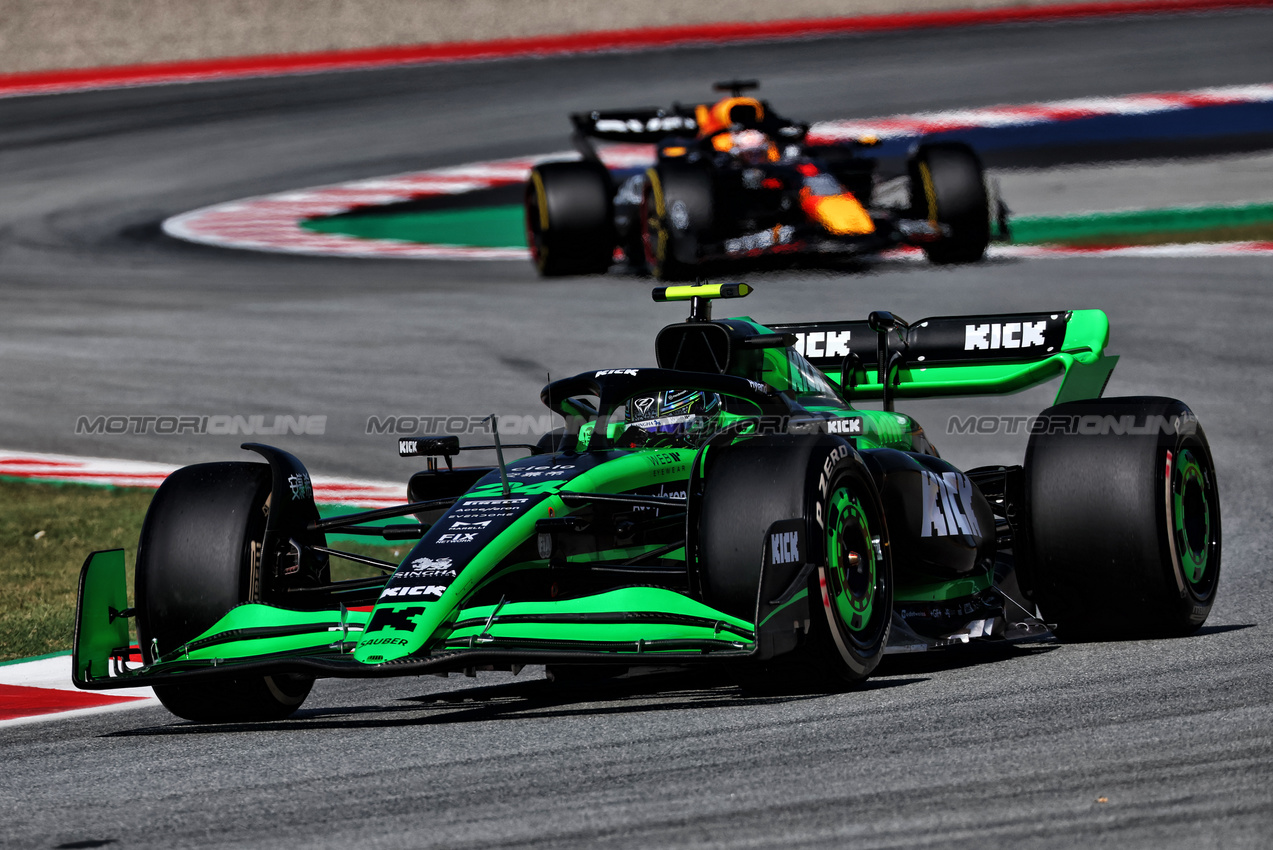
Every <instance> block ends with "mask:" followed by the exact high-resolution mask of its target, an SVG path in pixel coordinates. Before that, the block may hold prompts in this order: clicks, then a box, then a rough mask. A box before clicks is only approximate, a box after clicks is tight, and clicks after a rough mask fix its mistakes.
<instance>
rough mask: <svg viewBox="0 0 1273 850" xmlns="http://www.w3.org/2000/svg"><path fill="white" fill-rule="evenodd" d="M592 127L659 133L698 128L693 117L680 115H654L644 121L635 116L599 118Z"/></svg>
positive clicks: (610, 131) (599, 129)
mask: <svg viewBox="0 0 1273 850" xmlns="http://www.w3.org/2000/svg"><path fill="white" fill-rule="evenodd" d="M593 127H594V128H595V130H596V132H598V133H660V132H670V131H673V130H687V131H689V132H693V131H695V130H697V129H698V125H697V124H695V123H694V119H693V118H686V117H682V116H680V115H662V116H655V117H653V118H650V119H648V120H646V121H641V120H639V119H637V118H626V119H624V118H601V119H598V120H597V122H596V123H595V124H594V125H593Z"/></svg>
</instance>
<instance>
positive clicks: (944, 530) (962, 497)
mask: <svg viewBox="0 0 1273 850" xmlns="http://www.w3.org/2000/svg"><path fill="white" fill-rule="evenodd" d="M920 486H921V487H923V490H924V494H923V495H924V514H923V517H922V519H921V520H920V526H919V536H920V537H956V536H958V535H961V534H968V535H972V536H974V537H980V536H981V526H980V525H978V523H977V515H976V513H975V512H974V511H973V509H972V504H973V503H972V481H970V480H969V479H968V476H967V475H963V474H961V473H958V472H946V473H943V474H941V475H938V474H936V473H934V472H929V471H928V470H927V469H925V470H923V471H922V472H920Z"/></svg>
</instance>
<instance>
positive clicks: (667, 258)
mask: <svg viewBox="0 0 1273 850" xmlns="http://www.w3.org/2000/svg"><path fill="white" fill-rule="evenodd" d="M640 224H641V244H642V246H643V249H644V252H645V266H646V268H647V269H649V272H650V274H651V275H652V276H653V277H655V278H657V279H659V280H666V281H678V280H693V279H694V276H695V273H696V271H697V265H698V252H699V245H700V243H701V242H702V240H703V238H704V237H705V236H706V235H707V234H708V233H709V232H710V231H711V229H712V227H713V225H714V224H715V207H714V202H713V196H712V173H711V171H710V170H708V168H707V167H705V166H702V165H699V164H694V163H687V162H664V163H660V164H659V165H658V166H657V167H655V168H651V169H649V170H648V171H647V172H646V180H645V190H644V192H643V194H642V196H641V211H640Z"/></svg>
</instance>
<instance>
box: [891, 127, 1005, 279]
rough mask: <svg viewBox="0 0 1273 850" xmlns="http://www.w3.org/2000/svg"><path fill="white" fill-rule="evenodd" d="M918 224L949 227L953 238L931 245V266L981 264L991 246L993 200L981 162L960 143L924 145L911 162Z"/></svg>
mask: <svg viewBox="0 0 1273 850" xmlns="http://www.w3.org/2000/svg"><path fill="white" fill-rule="evenodd" d="M907 167H908V170H909V172H910V186H911V208H912V213H911V214H912V215H913V216H915V217H916V218H926V219H928V220H929V221H930V222H931V223H933V224H935V225H939V226H944V227H945V228H946V229H948V230H949V231H950V232H949V235H947V236H943V237H941V238H940V239H938V240H937V241H935V242H929V243H925V244H924V245H923V246H922V247H923V250H924V255H925V256H926V257H928V259H929V261H930V262H933V263H937V264H941V265H945V264H948V263H975V262H976V261H978V260H980V259H981V258H982V257H983V256H985V253H986V246H987V245H989V244H990V197H989V194H988V193H987V191H986V177H985V173H984V171H983V170H982V167H981V160H980V159H979V158H978V157H977V154H976V153H975V152H974V151H973V149H972V148H970V147H968V146H967V145H965V144H961V143H959V142H939V143H935V144H927V145H920V147H919V149H918V150H917V151H916V152H915V154H914V155H913V156H912V157H911V158H910V160H909V161H908V162H907Z"/></svg>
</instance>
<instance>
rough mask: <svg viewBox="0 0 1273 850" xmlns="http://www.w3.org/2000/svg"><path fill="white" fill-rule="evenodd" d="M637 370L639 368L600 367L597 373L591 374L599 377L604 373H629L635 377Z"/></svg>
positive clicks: (604, 374)
mask: <svg viewBox="0 0 1273 850" xmlns="http://www.w3.org/2000/svg"><path fill="white" fill-rule="evenodd" d="M638 371H639V370H637V369H602V370H601V371H600V372H598V373H597V374H595V375H593V377H594V378H601V377H604V376H606V375H631V376H632V377H634V378H635V377H636V373H637V372H638Z"/></svg>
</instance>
